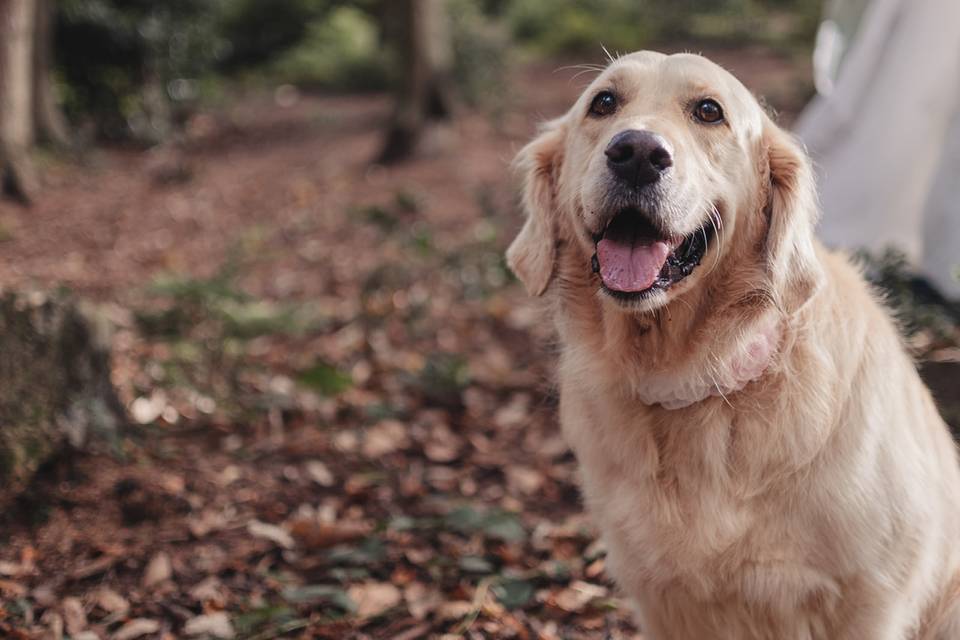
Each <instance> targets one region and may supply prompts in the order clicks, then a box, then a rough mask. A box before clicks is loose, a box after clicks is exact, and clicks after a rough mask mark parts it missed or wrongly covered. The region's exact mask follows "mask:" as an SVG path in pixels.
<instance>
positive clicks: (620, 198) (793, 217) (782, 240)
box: [507, 51, 819, 312]
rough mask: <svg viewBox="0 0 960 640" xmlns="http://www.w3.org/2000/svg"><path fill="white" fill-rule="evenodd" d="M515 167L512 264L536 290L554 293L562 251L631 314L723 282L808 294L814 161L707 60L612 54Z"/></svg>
mask: <svg viewBox="0 0 960 640" xmlns="http://www.w3.org/2000/svg"><path fill="white" fill-rule="evenodd" d="M518 164H519V166H520V167H521V169H522V170H523V171H524V172H525V173H526V185H525V189H524V206H525V208H526V212H527V220H526V223H525V225H524V227H523V229H522V230H521V231H520V233H519V235H518V236H517V238H516V239H515V240H514V241H513V244H512V245H511V246H510V248H509V249H508V251H507V259H508V262H509V264H510V266H511V268H512V269H513V271H514V272H515V273H516V274H517V276H518V277H519V278H520V280H522V281H523V283H524V284H525V285H526V287H527V290H528V291H529V292H530V293H531V294H534V295H540V294H542V293H543V292H544V291H546V290H547V289H548V287H549V284H550V282H551V280H552V279H553V277H554V274H555V272H556V265H557V261H558V257H559V256H558V251H571V252H574V253H575V255H576V260H580V261H582V268H583V269H584V270H585V273H589V272H590V271H592V272H593V273H594V274H595V275H593V276H590V277H591V278H592V280H591V281H592V282H593V283H595V285H596V288H597V289H598V290H600V291H602V293H603V294H604V295H605V297H606V298H608V299H609V300H611V301H613V302H614V303H615V305H616V306H617V307H618V308H620V309H622V310H624V311H627V312H642V311H649V310H653V309H657V308H660V307H663V306H665V305H668V304H670V303H671V302H672V301H673V300H676V299H678V298H680V297H682V296H683V295H684V294H685V293H686V292H689V291H693V290H696V289H697V288H709V287H711V286H713V285H714V284H722V280H723V279H730V278H740V279H748V280H750V282H751V285H750V286H751V287H753V288H755V289H760V290H762V291H764V292H765V293H767V294H769V297H771V298H773V299H775V300H776V301H777V302H778V303H781V304H785V303H786V298H787V297H789V298H790V299H792V300H798V299H799V300H800V301H802V299H804V298H805V297H808V296H809V295H810V293H811V292H812V291H813V290H814V289H815V285H816V282H817V281H818V273H819V272H818V269H819V267H818V263H817V260H816V256H815V255H814V246H813V240H812V228H813V223H814V218H815V215H816V206H815V205H816V203H815V194H814V186H813V181H812V177H811V171H810V167H809V162H808V160H807V158H806V156H805V155H804V153H803V151H802V150H801V149H800V148H799V147H798V146H797V144H796V143H795V142H794V141H793V140H792V139H791V138H790V136H789V135H787V134H786V133H784V132H783V131H782V130H780V129H779V128H778V127H777V126H776V125H775V124H774V123H773V122H772V121H771V119H770V118H769V117H768V116H767V114H766V113H765V112H764V110H763V109H762V108H761V107H760V106H759V104H758V103H757V101H756V100H755V99H754V97H753V96H752V95H751V94H750V92H749V91H748V90H747V89H746V88H745V87H744V86H743V85H742V84H741V83H740V82H739V81H738V80H737V79H736V78H734V77H733V76H732V75H730V74H729V73H728V72H726V71H725V70H723V69H722V68H720V67H719V66H717V65H715V64H713V63H712V62H710V61H708V60H706V59H705V58H702V57H700V56H697V55H690V54H678V55H671V56H666V55H663V54H660V53H654V52H648V51H643V52H638V53H634V54H631V55H628V56H624V57H621V58H619V59H617V60H616V61H614V62H613V63H612V64H611V65H610V66H609V67H608V68H607V69H606V70H605V71H604V72H603V73H601V74H600V75H599V76H598V77H597V78H596V79H595V80H594V81H593V83H592V84H591V85H590V87H588V88H587V89H586V91H585V92H584V93H583V95H581V96H580V98H579V99H578V100H577V102H576V104H574V106H573V107H572V108H571V109H570V110H569V111H568V112H567V114H566V115H564V116H563V117H561V118H559V119H557V120H555V121H552V122H550V123H548V124H547V125H546V126H545V128H544V131H543V132H542V133H541V134H540V136H539V137H537V138H536V139H535V140H534V141H533V142H531V143H530V144H529V145H527V146H526V147H525V148H524V149H523V150H522V151H521V152H520V155H519V157H518Z"/></svg>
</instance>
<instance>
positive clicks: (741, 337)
mask: <svg viewBox="0 0 960 640" xmlns="http://www.w3.org/2000/svg"><path fill="white" fill-rule="evenodd" d="M571 258H572V257H571V256H568V260H565V261H564V262H566V264H562V265H561V267H560V269H559V273H558V280H559V281H560V282H559V287H558V288H559V292H558V293H559V295H558V300H559V302H560V309H558V310H557V311H558V313H557V314H556V316H555V317H556V318H557V320H558V329H559V330H560V332H561V333H562V334H564V340H563V342H565V343H567V344H576V345H577V347H576V348H577V350H578V352H579V353H580V354H582V355H584V360H590V359H593V358H604V359H605V360H606V361H607V362H608V364H609V365H611V366H609V367H605V368H604V370H605V371H611V372H616V379H615V380H611V381H609V382H612V383H613V384H615V385H616V387H617V388H619V389H621V390H622V391H621V392H622V393H624V394H626V395H629V396H631V397H634V398H636V399H637V400H639V401H640V402H642V403H643V404H645V405H648V406H654V405H659V406H661V407H663V408H665V409H679V408H683V407H688V406H690V405H693V404H696V403H698V402H701V401H703V400H706V399H708V398H710V397H713V396H722V397H726V396H728V395H729V394H733V393H736V392H737V391H740V390H741V389H743V388H744V387H746V386H747V385H748V384H750V383H751V382H753V381H755V380H757V379H759V378H760V377H762V376H763V375H764V373H765V372H767V371H768V370H769V369H770V367H771V365H772V364H773V362H774V361H775V359H776V357H777V354H778V352H779V350H780V348H781V346H782V342H783V332H784V327H783V324H782V322H781V314H780V312H778V311H777V310H776V308H774V307H773V306H772V305H771V304H770V303H769V302H759V303H755V304H742V305H740V306H735V307H727V308H724V309H718V308H716V304H717V303H716V300H717V299H731V297H730V296H729V294H726V293H724V294H719V295H713V296H710V295H708V294H706V293H700V294H695V295H692V296H689V297H688V298H687V299H684V300H682V301H681V302H682V304H674V305H671V307H670V308H668V309H662V310H660V311H659V312H657V313H651V314H640V315H636V314H631V313H627V312H625V311H623V310H622V309H620V308H618V307H617V305H616V303H614V302H613V301H611V300H608V299H605V298H603V297H602V294H599V293H597V283H596V282H594V281H593V280H592V277H591V276H590V275H588V274H585V273H584V270H583V268H582V265H581V264H580V263H581V261H580V260H577V259H576V258H572V259H571ZM740 297H741V296H735V298H740ZM721 317H722V318H724V320H723V322H712V320H713V319H714V318H721ZM736 318H739V322H738V321H736V320H735V319H736Z"/></svg>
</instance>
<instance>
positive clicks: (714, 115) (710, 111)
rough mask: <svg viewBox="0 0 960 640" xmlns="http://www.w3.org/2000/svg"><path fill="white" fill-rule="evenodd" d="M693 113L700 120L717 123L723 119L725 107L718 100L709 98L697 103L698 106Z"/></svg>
mask: <svg viewBox="0 0 960 640" xmlns="http://www.w3.org/2000/svg"><path fill="white" fill-rule="evenodd" d="M693 115H694V116H696V118H697V120H699V121H700V122H706V123H707V124H716V123H717V122H720V121H721V120H723V108H722V107H721V106H720V104H719V103H718V102H717V101H716V100H711V99H710V98H707V99H706V100H701V101H700V102H698V103H697V106H696V107H695V108H694V110H693Z"/></svg>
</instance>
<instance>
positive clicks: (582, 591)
mask: <svg viewBox="0 0 960 640" xmlns="http://www.w3.org/2000/svg"><path fill="white" fill-rule="evenodd" d="M607 593H608V591H607V588H606V587H603V586H600V585H598V584H592V583H590V582H583V581H582V580H577V581H575V582H573V583H571V585H570V586H569V587H567V588H566V589H563V590H562V591H560V592H559V593H557V594H555V595H554V596H553V598H552V600H553V603H554V604H556V606H557V607H559V608H561V609H563V610H564V611H568V612H570V613H577V612H579V611H581V610H582V609H583V608H584V607H586V606H587V605H588V604H590V602H591V601H592V600H594V599H596V598H603V597H605V596H606V595H607Z"/></svg>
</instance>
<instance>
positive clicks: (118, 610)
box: [94, 587, 130, 616]
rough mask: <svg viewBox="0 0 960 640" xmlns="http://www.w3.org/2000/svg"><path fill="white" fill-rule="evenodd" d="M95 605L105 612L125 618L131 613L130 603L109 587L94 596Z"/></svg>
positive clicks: (98, 591) (103, 588)
mask: <svg viewBox="0 0 960 640" xmlns="http://www.w3.org/2000/svg"><path fill="white" fill-rule="evenodd" d="M94 603H96V605H97V606H98V607H100V608H101V609H103V610H104V611H108V612H110V613H115V614H117V615H118V616H125V615H127V612H128V611H130V603H129V602H128V601H127V599H126V598H124V597H123V596H121V595H120V594H119V593H117V592H116V591H114V590H112V589H108V588H107V587H101V588H100V589H98V590H97V592H96V595H95V596H94Z"/></svg>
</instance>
